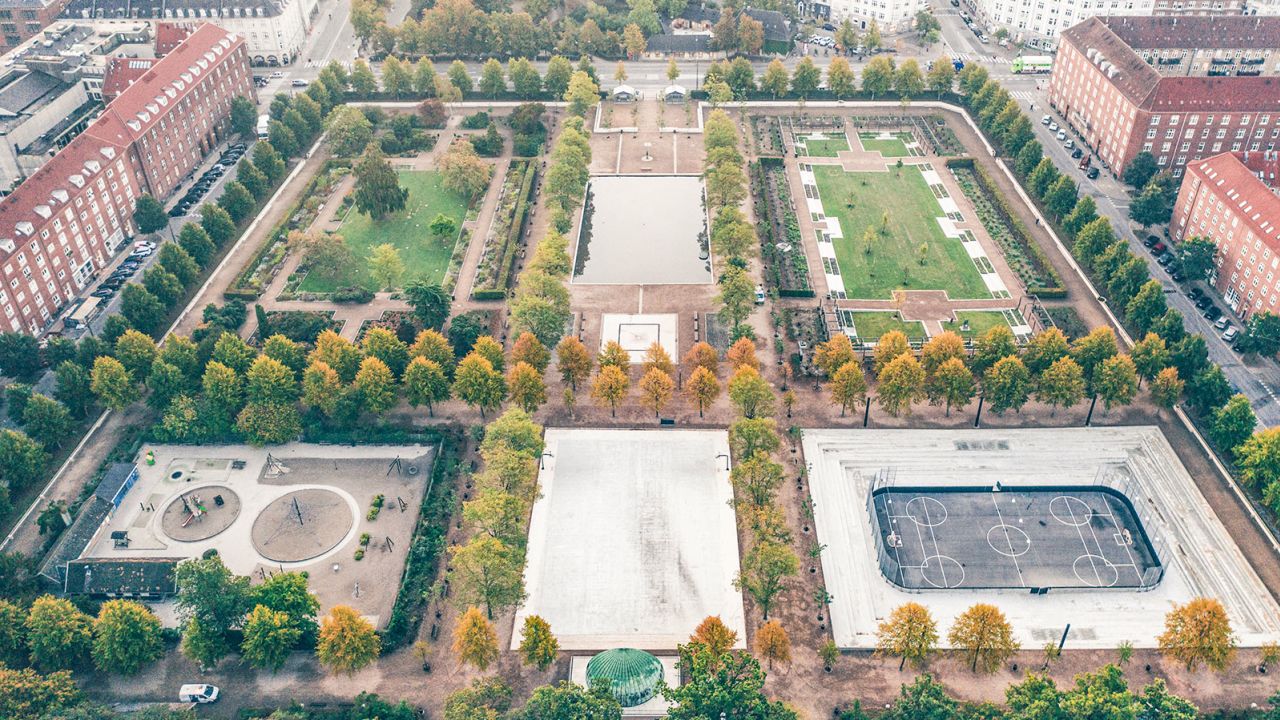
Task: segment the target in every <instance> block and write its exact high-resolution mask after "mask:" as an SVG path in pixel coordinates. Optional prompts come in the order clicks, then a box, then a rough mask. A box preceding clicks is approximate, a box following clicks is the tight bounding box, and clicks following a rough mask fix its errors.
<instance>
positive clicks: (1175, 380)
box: [1151, 368, 1252, 412]
mask: <svg viewBox="0 0 1280 720" xmlns="http://www.w3.org/2000/svg"><path fill="white" fill-rule="evenodd" d="M1185 389H1186V383H1185V382H1183V381H1182V379H1181V378H1179V377H1178V368H1165V369H1163V370H1161V371H1160V372H1159V373H1157V374H1156V377H1155V379H1154V380H1152V381H1151V402H1153V403H1155V406H1156V407H1157V408H1160V409H1162V410H1172V409H1173V406H1174V405H1177V404H1178V400H1179V399H1180V398H1181V397H1182V392H1183V390H1185ZM1251 412H1252V411H1251Z"/></svg>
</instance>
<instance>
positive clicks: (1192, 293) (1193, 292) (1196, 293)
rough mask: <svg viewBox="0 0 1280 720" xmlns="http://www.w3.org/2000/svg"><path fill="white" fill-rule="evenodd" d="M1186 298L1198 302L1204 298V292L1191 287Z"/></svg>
mask: <svg viewBox="0 0 1280 720" xmlns="http://www.w3.org/2000/svg"><path fill="white" fill-rule="evenodd" d="M1187 297H1189V298H1191V299H1192V300H1193V301H1195V300H1199V299H1200V298H1202V297H1204V291H1203V290H1201V289H1200V288H1198V287H1193V288H1191V289H1190V290H1189V291H1187Z"/></svg>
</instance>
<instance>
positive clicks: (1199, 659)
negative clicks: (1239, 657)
mask: <svg viewBox="0 0 1280 720" xmlns="http://www.w3.org/2000/svg"><path fill="white" fill-rule="evenodd" d="M1158 641H1159V643H1160V652H1162V653H1164V654H1165V656H1167V657H1169V658H1172V659H1174V660H1177V661H1179V662H1181V663H1183V664H1185V665H1186V667H1187V670H1188V671H1193V670H1195V669H1196V668H1197V667H1198V666H1199V665H1200V663H1204V664H1205V665H1207V666H1209V668H1210V669H1213V670H1217V671H1219V672H1221V671H1223V670H1226V669H1227V667H1228V666H1230V665H1231V660H1232V658H1233V657H1234V656H1235V649H1236V637H1235V634H1234V633H1233V632H1232V630H1231V621H1230V620H1229V619H1228V618H1227V611H1226V609H1225V608H1223V607H1222V603H1221V602H1219V601H1218V600H1216V599H1214V598H1206V597H1198V598H1193V599H1191V600H1188V601H1187V602H1186V603H1185V604H1181V605H1174V607H1173V609H1172V610H1170V611H1169V613H1168V614H1167V615H1165V617H1164V632H1163V633H1162V634H1161V635H1160V637H1159V639H1158Z"/></svg>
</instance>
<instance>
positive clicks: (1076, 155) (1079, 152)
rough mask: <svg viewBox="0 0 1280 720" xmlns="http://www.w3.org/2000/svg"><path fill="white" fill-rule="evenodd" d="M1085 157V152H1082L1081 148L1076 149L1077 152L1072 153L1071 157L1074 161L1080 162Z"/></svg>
mask: <svg viewBox="0 0 1280 720" xmlns="http://www.w3.org/2000/svg"><path fill="white" fill-rule="evenodd" d="M1083 156H1084V150H1081V149H1080V148H1076V149H1075V150H1072V151H1071V157H1072V159H1074V160H1079V159H1080V158H1081V157H1083Z"/></svg>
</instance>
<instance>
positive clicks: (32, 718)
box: [0, 666, 185, 720]
mask: <svg viewBox="0 0 1280 720" xmlns="http://www.w3.org/2000/svg"><path fill="white" fill-rule="evenodd" d="M80 704H81V695H80V688H79V687H78V686H77V685H76V681H75V680H73V679H72V677H71V673H70V672H67V671H65V670H63V671H58V672H53V673H47V674H42V673H39V672H37V671H36V670H34V669H32V668H23V669H21V670H11V669H9V668H7V667H3V666H0V717H4V718H11V719H12V720H45V719H52V718H55V717H56V718H58V720H63V719H64V718H65V720H79V718H78V716H73V715H72V714H71V713H75V712H78V710H77V709H76V708H77V706H80ZM90 712H93V711H92V710H90ZM104 712H110V711H104ZM102 717H114V714H112V715H110V716H106V715H102V714H94V715H91V716H89V717H86V718H84V720H100V718H102ZM140 720H150V719H149V718H142V719H140ZM165 720H168V719H165ZM182 720H185V719H182Z"/></svg>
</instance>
